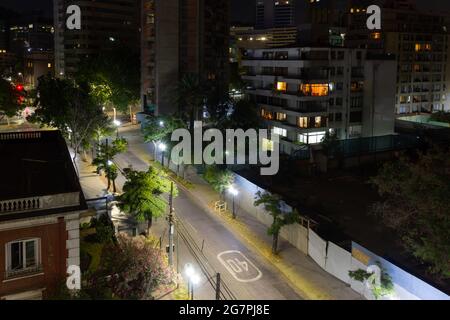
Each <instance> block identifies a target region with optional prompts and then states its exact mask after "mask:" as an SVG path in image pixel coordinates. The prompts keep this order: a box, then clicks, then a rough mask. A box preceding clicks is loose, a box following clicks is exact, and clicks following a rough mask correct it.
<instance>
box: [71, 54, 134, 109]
mask: <svg viewBox="0 0 450 320" xmlns="http://www.w3.org/2000/svg"><path fill="white" fill-rule="evenodd" d="M139 75H140V64H139V54H138V53H136V52H133V51H132V50H130V49H129V48H126V47H123V46H119V47H117V48H115V49H114V50H103V51H102V52H101V53H99V54H97V55H93V56H89V57H87V58H85V59H84V60H82V61H81V63H80V66H79V68H78V72H77V73H76V75H75V78H76V79H77V81H81V82H86V83H88V84H89V87H90V90H91V95H92V96H93V97H94V98H95V99H96V100H97V102H99V103H100V104H103V105H105V104H112V105H114V106H115V107H116V108H118V109H119V110H121V111H123V112H126V111H128V110H127V108H128V107H129V106H130V105H133V104H136V103H137V102H138V101H139V99H140V76H139Z"/></svg>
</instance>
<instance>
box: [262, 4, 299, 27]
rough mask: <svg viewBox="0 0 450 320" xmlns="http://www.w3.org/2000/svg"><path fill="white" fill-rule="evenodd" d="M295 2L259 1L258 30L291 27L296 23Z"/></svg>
mask: <svg viewBox="0 0 450 320" xmlns="http://www.w3.org/2000/svg"><path fill="white" fill-rule="evenodd" d="M294 15H295V1H290V0H282V1H275V0H257V1H256V28H257V29H269V28H280V27H290V26H293V25H294V23H295V20H294Z"/></svg>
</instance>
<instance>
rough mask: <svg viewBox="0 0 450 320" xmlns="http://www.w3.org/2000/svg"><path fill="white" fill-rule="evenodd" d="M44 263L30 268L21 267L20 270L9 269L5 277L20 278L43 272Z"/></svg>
mask: <svg viewBox="0 0 450 320" xmlns="http://www.w3.org/2000/svg"><path fill="white" fill-rule="evenodd" d="M43 270H44V269H43V267H42V265H40V264H39V265H36V266H33V267H30V268H26V269H19V270H7V271H6V272H5V279H7V280H8V279H14V278H20V277H26V276H30V275H34V274H38V273H42V271H43Z"/></svg>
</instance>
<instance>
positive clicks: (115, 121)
mask: <svg viewBox="0 0 450 320" xmlns="http://www.w3.org/2000/svg"><path fill="white" fill-rule="evenodd" d="M113 123H114V125H115V126H116V130H117V139H119V127H120V125H121V124H122V123H121V122H120V121H119V120H114V121H113Z"/></svg>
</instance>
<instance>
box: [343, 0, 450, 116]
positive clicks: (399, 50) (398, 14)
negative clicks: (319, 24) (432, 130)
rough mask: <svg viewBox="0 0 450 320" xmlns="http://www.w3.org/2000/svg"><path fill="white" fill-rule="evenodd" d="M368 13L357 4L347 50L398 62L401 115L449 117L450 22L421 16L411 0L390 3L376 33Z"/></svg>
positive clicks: (351, 13) (444, 17)
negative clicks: (436, 113) (390, 57)
mask: <svg viewBox="0 0 450 320" xmlns="http://www.w3.org/2000/svg"><path fill="white" fill-rule="evenodd" d="M365 8H366V7H365V3H364V2H361V1H353V3H352V5H351V7H350V9H349V10H350V11H349V30H348V34H347V37H346V45H347V46H350V47H355V48H367V49H369V50H370V51H372V52H378V53H390V54H393V55H395V56H396V60H397V69H398V76H397V83H396V104H395V109H396V113H397V114H414V113H421V112H423V113H431V112H434V111H449V110H450V100H449V89H450V82H449V81H450V79H449V77H448V74H449V72H450V63H449V59H450V52H449V49H450V48H449V31H450V16H449V15H445V14H438V13H424V12H420V11H418V10H417V9H416V8H415V7H414V5H413V4H412V3H411V1H407V0H402V1H387V2H386V4H385V5H384V6H383V8H382V16H381V17H382V29H381V30H373V31H370V30H368V29H367V28H366V27H365V24H366V20H367V14H366V12H365Z"/></svg>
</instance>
